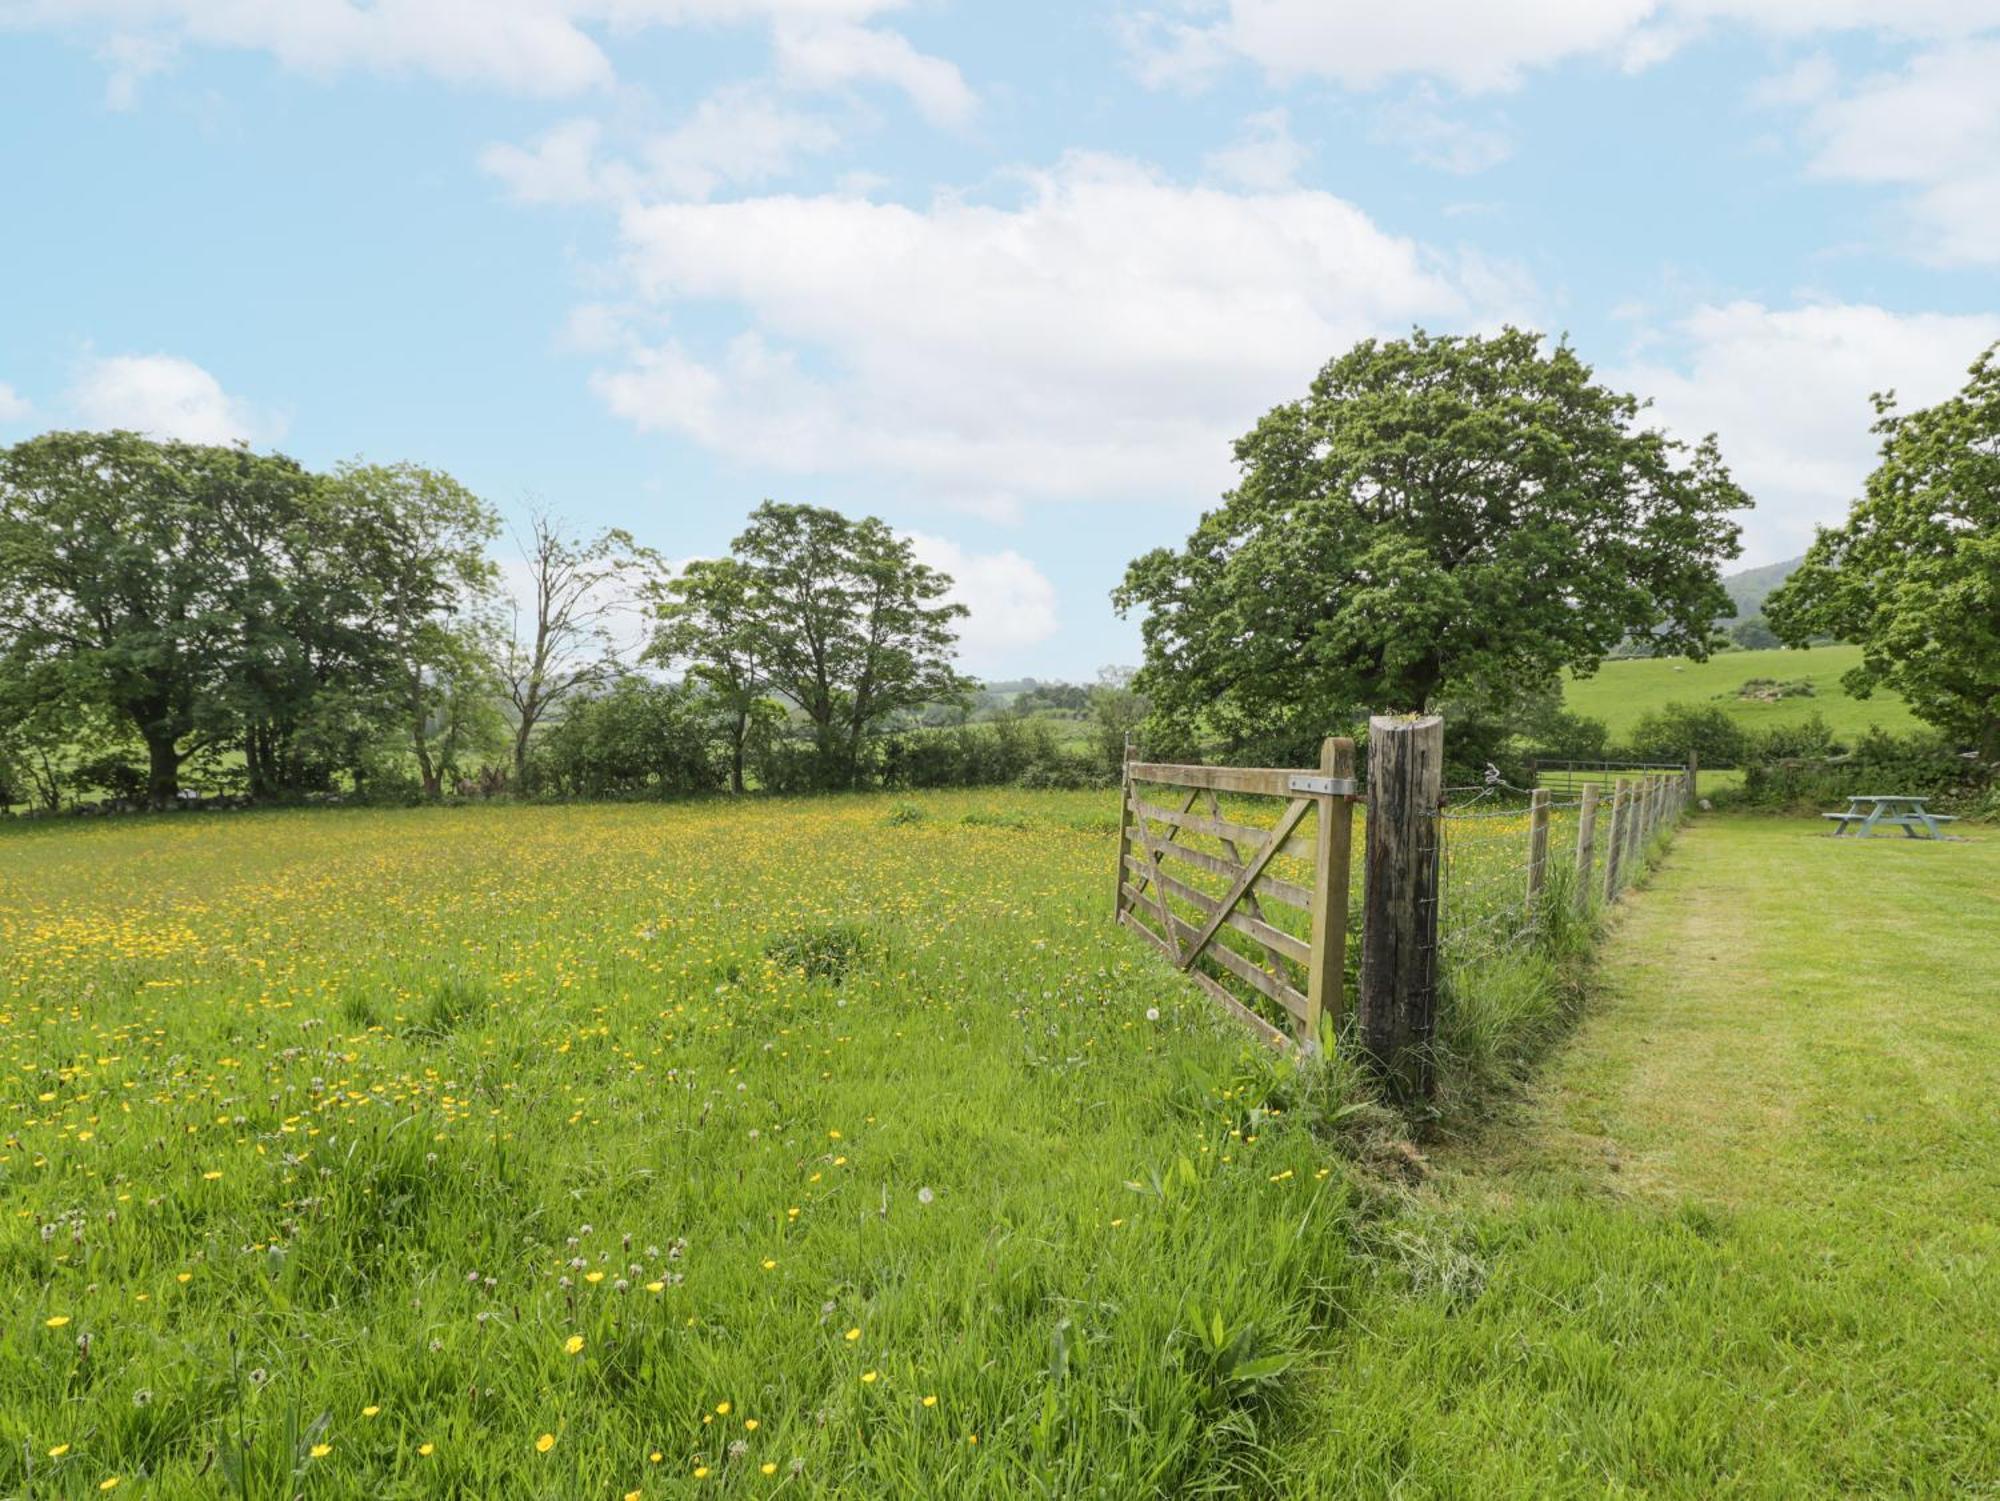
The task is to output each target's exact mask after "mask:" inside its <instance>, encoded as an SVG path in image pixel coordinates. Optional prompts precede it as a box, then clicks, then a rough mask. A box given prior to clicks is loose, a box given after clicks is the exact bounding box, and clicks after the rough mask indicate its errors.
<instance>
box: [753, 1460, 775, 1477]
mask: <svg viewBox="0 0 2000 1501" xmlns="http://www.w3.org/2000/svg"><path fill="white" fill-rule="evenodd" d="M757 1470H758V1472H759V1473H760V1474H764V1475H775V1474H777V1473H778V1462H777V1461H776V1460H774V1459H767V1460H765V1461H764V1463H762V1464H760V1465H759V1466H757Z"/></svg>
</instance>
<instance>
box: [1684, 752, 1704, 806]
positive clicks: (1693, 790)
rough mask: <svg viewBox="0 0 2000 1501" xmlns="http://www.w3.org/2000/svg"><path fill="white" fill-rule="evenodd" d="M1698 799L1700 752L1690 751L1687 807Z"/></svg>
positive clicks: (1699, 792)
mask: <svg viewBox="0 0 2000 1501" xmlns="http://www.w3.org/2000/svg"><path fill="white" fill-rule="evenodd" d="M1700 797H1701V752H1700V751H1697V750H1692V749H1691V750H1689V751H1688V774H1687V800H1688V806H1689V807H1693V806H1694V804H1695V802H1696V800H1697V799H1699V798H1700Z"/></svg>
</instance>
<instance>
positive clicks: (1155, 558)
mask: <svg viewBox="0 0 2000 1501" xmlns="http://www.w3.org/2000/svg"><path fill="white" fill-rule="evenodd" d="M1641 410H1642V408H1641V404H1640V403H1639V402H1638V401H1637V400H1636V399H1634V398H1633V397H1631V396H1628V395H1623V394H1621V393H1619V392H1616V391H1613V390H1611V389H1609V388H1608V387H1606V386H1603V385H1601V384H1598V383H1597V382H1596V381H1595V380H1594V379H1593V378H1592V372H1591V370H1590V368H1589V367H1588V366H1587V365H1585V364H1584V363H1583V362H1582V361H1581V360H1580V359H1578V358H1577V356H1576V355H1575V353H1574V352H1573V351H1572V350H1571V349H1570V348H1569V346H1568V345H1567V344H1557V345H1556V346H1555V347H1554V348H1552V349H1549V350H1546V351H1544V349H1543V348H1542V341H1541V339H1540V337H1539V336H1538V335H1535V334H1531V333H1525V332H1522V331H1520V330H1517V329H1511V328H1510V329H1507V330H1505V331H1503V332H1501V333H1499V334H1497V335H1494V336H1492V337H1466V338H1460V337H1438V338H1434V337H1432V336H1430V335H1428V334H1425V333H1423V332H1422V331H1417V332H1415V333H1413V334H1412V335H1411V337H1409V338H1407V339H1398V340H1394V341H1390V342H1387V343H1377V342H1375V341H1373V340H1370V341H1366V342H1364V343H1361V344H1359V345H1357V346H1355V348H1354V349H1352V350H1350V351H1349V352H1348V353H1347V354H1344V355H1342V356H1340V357H1339V358H1337V359H1335V360H1333V361H1331V362H1330V363H1329V364H1328V365H1327V366H1326V367H1325V368H1324V369H1323V370H1321V371H1320V373H1319V375H1318V377H1317V378H1316V379H1315V380H1314V381H1313V384H1312V389H1311V390H1310V392H1309V393H1308V394H1307V395H1306V397H1305V398H1304V399H1302V400H1299V401H1295V402H1290V403H1287V404H1286V405H1284V406H1280V407H1277V408H1275V409H1274V410H1272V411H1271V412H1270V413H1269V414H1268V415H1266V416H1265V417H1264V419H1263V420H1262V421H1261V422H1259V423H1258V425H1257V427H1256V428H1255V429H1254V430H1253V431H1252V432H1250V433H1249V434H1248V435H1246V436H1245V437H1244V438H1242V439H1241V440H1240V441H1239V442H1238V443H1237V445H1236V460H1237V463H1238V465H1239V466H1240V467H1241V469H1242V479H1241V481H1240V483H1239V484H1238V485H1237V487H1236V489H1234V490H1233V491H1231V492H1230V493H1229V494H1228V495H1227V496H1226V497H1225V498H1224V500H1223V503H1222V505H1221V506H1220V507H1219V508H1218V509H1216V510H1214V511H1211V512H1209V513H1208V514H1207V515H1205V516H1204V517H1203V518H1202V520H1201V522H1200V524H1199V525H1198V526H1197V527H1196V529H1195V531H1194V533H1193V535H1192V536H1191V537H1190V538H1189V539H1188V543H1187V545H1186V547H1184V548H1183V549H1181V550H1179V551H1172V550H1168V549H1159V550H1156V551H1154V552H1150V553H1148V554H1146V555H1145V556H1144V557H1141V558H1139V559H1138V560H1137V561H1135V562H1134V563H1133V564H1132V565H1131V567H1130V568H1129V569H1128V570H1127V572H1126V575H1125V579H1124V581H1123V583H1122V584H1121V585H1120V586H1119V587H1118V589H1117V590H1116V591H1115V592H1114V594H1113V599H1114V601H1115V603H1116V604H1117V606H1118V608H1119V610H1120V612H1121V613H1122V612H1125V611H1130V610H1142V611H1144V612H1145V618H1144V622H1143V627H1142V629H1143V636H1144V640H1145V646H1146V662H1145V666H1144V668H1143V669H1142V671H1141V673H1140V675H1139V679H1138V682H1137V686H1138V687H1139V688H1140V689H1141V691H1143V692H1145V693H1146V694H1147V695H1148V696H1149V697H1150V698H1151V699H1152V700H1153V703H1154V705H1155V708H1156V711H1157V715H1156V717H1157V718H1158V719H1159V720H1161V721H1163V723H1162V724H1161V728H1162V730H1163V732H1165V734H1166V735H1167V736H1168V737H1169V738H1182V739H1185V738H1189V737H1190V736H1191V735H1192V734H1193V733H1194V731H1195V730H1196V729H1197V728H1199V729H1200V730H1201V731H1202V732H1204V733H1205V734H1206V735H1208V736H1214V737H1219V738H1221V739H1223V740H1225V741H1227V742H1229V743H1230V744H1231V745H1233V746H1236V747H1249V746H1253V745H1268V746H1270V747H1271V749H1272V751H1273V753H1278V750H1279V748H1280V747H1282V748H1283V751H1284V753H1286V754H1298V753H1301V751H1302V749H1304V748H1309V747H1310V746H1311V745H1313V744H1316V743H1317V740H1318V737H1319V736H1321V735H1322V734H1324V733H1326V731H1327V730H1329V729H1330V728H1332V727H1333V726H1335V725H1338V724H1342V723H1345V722H1347V721H1348V720H1349V719H1351V718H1352V717H1353V716H1355V715H1356V714H1357V713H1359V712H1361V711H1363V710H1366V709H1377V710H1413V709H1422V708H1426V707H1434V706H1438V705H1440V704H1442V703H1444V702H1446V701H1447V700H1449V701H1450V702H1451V703H1453V704H1454V705H1463V706H1465V707H1467V708H1470V709H1471V710H1473V711H1474V712H1478V713H1483V714H1488V715H1498V714H1503V713H1505V712H1507V710H1508V707H1509V706H1510V705H1511V704H1512V703H1513V702H1514V701H1515V700H1516V699H1517V698H1518V697H1519V696H1520V695H1521V694H1522V693H1524V692H1526V691H1531V690H1533V689H1535V688H1537V687H1540V686H1545V685H1546V684H1548V683H1549V682H1550V681H1552V680H1553V679H1554V678H1555V677H1556V676H1557V675H1558V674H1559V673H1561V672H1562V671H1563V670H1565V669H1568V670H1571V671H1576V672H1589V671H1591V670H1593V669H1594V668H1595V667H1596V666H1597V664H1598V663H1599V661H1600V660H1601V659H1602V658H1603V657H1604V656H1605V654H1606V653H1607V652H1609V651H1610V650H1611V649H1612V648H1613V647H1615V646H1616V645H1617V644H1618V643H1619V642H1620V641H1621V640H1623V639H1624V638H1625V637H1626V636H1627V635H1628V634H1631V633H1638V632H1644V633H1649V634H1650V635H1652V636H1653V637H1654V639H1655V640H1656V641H1657V642H1658V644H1659V648H1660V649H1661V650H1677V651H1683V652H1686V653H1688V654H1689V655H1691V656H1695V657H1701V656H1703V655H1705V654H1706V652H1707V650H1708V645H1709V634H1710V623H1711V622H1712V621H1713V620H1714V619H1715V618H1716V617H1717V616H1719V615H1723V614H1726V613H1728V611H1729V608H1730V607H1729V600H1728V596H1727V594H1725V593H1724V591H1723V589H1722V587H1721V585H1720V584H1719V583H1718V581H1717V573H1718V567H1719V565H1720V564H1721V563H1722V562H1723V561H1724V560H1726V559H1729V558H1733V557H1734V556H1736V553H1737V551H1738V547H1737V536H1738V528H1737V527H1736V524H1735V523H1734V522H1733V521H1731V520H1730V519H1729V513H1730V512H1731V511H1735V510H1740V509H1742V508H1743V507H1745V506H1747V505H1749V503H1750V502H1749V499H1748V497H1747V496H1745V495H1744V493H1743V492H1742V491H1741V490H1740V489H1738V488H1737V486H1736V485H1735V484H1734V483H1733V482H1732V481H1731V479H1730V477H1729V474H1728V471H1727V470H1726V469H1725V468H1724V466H1723V463H1722V460H1721V458H1720V456H1719V454H1718V453H1717V451H1716V447H1715V443H1714V440H1713V439H1708V440H1705V441H1703V442H1702V443H1700V444H1699V445H1696V446H1694V447H1689V446H1687V445H1685V444H1682V443H1679V442H1676V441H1674V440H1672V439H1669V438H1667V437H1665V436H1663V435H1662V434H1661V433H1659V432H1657V431H1653V430H1650V429H1647V428H1645V427H1643V426H1641V425H1640V422H1639V417H1640V412H1641Z"/></svg>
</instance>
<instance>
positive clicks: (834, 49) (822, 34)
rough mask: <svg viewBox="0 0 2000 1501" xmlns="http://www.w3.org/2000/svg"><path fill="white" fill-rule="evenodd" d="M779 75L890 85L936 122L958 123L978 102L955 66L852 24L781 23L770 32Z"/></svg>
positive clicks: (823, 82)
mask: <svg viewBox="0 0 2000 1501" xmlns="http://www.w3.org/2000/svg"><path fill="white" fill-rule="evenodd" d="M773 41H774V43H775V44H776V48H777V56H778V71H779V74H780V76H781V77H783V78H784V79H785V80H786V81H787V82H789V83H792V84H796V85H803V86H805V87H809V88H837V87H839V86H841V85H842V84H848V83H857V82H864V81H873V82H879V83H888V84H893V85H894V86H895V87H897V88H899V89H901V90H902V91H903V92H904V93H905V94H907V95H909V97H910V102H911V103H913V104H915V105H916V107H917V108H918V109H919V110H920V111H921V112H922V113H923V115H924V117H925V118H926V119H928V120H930V121H932V122H933V123H934V124H939V125H960V124H963V123H964V122H965V121H966V120H968V119H969V118H971V115H972V112H973V108H974V105H975V103H976V101H975V99H974V96H973V93H972V90H971V89H970V88H968V87H967V86H966V83H965V79H964V78H963V77H962V76H961V75H960V73H959V71H958V68H957V67H956V66H955V65H954V64H952V63H949V62H947V61H945V60H944V59H943V58H941V57H932V56H930V55H929V54H928V53H923V52H919V51H917V49H916V48H915V47H913V46H911V45H910V41H909V38H907V37H905V36H903V35H901V34H900V33H898V32H894V31H883V30H881V29H879V28H876V27H869V26H857V25H854V24H852V23H851V22H838V21H836V22H826V21H815V22H804V23H801V22H781V23H779V25H778V26H777V28H776V29H775V31H774V33H773Z"/></svg>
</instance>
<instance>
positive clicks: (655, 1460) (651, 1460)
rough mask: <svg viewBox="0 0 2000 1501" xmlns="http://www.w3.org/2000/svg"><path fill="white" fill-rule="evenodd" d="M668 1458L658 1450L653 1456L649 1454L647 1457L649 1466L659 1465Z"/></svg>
mask: <svg viewBox="0 0 2000 1501" xmlns="http://www.w3.org/2000/svg"><path fill="white" fill-rule="evenodd" d="M666 1457H667V1456H666V1455H664V1454H662V1453H661V1452H660V1451H659V1450H658V1449H655V1450H654V1451H653V1452H652V1453H651V1454H648V1455H647V1456H646V1461H647V1463H649V1464H658V1463H659V1462H660V1461H661V1460H663V1459H665V1458H666Z"/></svg>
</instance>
